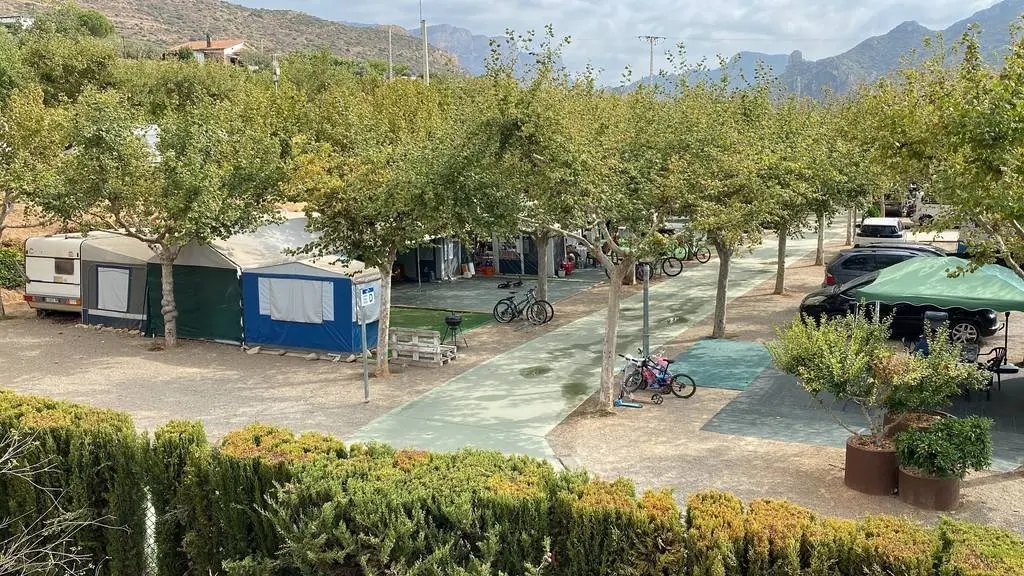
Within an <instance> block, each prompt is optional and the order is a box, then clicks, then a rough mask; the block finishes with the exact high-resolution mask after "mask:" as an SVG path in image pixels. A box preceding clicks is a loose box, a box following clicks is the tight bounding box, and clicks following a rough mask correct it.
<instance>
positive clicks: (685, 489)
mask: <svg viewBox="0 0 1024 576" xmlns="http://www.w3.org/2000/svg"><path fill="white" fill-rule="evenodd" d="M830 249H831V250H833V251H834V250H836V249H838V246H830ZM823 277H824V271H823V269H822V267H820V266H814V265H813V258H810V259H805V260H802V261H800V262H798V263H797V264H796V265H794V266H792V267H791V268H790V269H789V281H788V283H787V287H788V293H787V294H786V295H784V296H775V295H772V291H773V290H774V279H773V280H771V281H768V282H765V283H763V284H762V285H761V286H759V287H758V288H756V289H755V290H752V291H751V292H749V293H747V294H746V295H744V296H742V297H740V298H737V299H736V300H734V301H733V302H732V303H731V304H730V306H729V323H728V326H729V337H730V338H737V339H743V340H752V341H762V342H764V341H769V340H771V339H772V338H773V337H774V334H775V327H776V326H778V325H785V324H788V323H789V322H791V321H792V319H793V317H794V315H795V311H796V309H797V308H798V306H799V303H800V300H801V299H802V297H803V295H804V294H806V293H807V292H809V291H811V290H813V289H815V288H817V287H818V286H819V285H820V283H821V281H822V278H823ZM710 334H711V321H710V319H707V320H705V322H703V323H702V324H700V325H697V326H695V327H694V328H692V329H690V330H688V331H687V332H685V333H683V334H682V335H681V336H680V337H679V338H677V339H676V340H674V341H673V342H671V343H669V344H668V345H667V346H665V347H664V348H665V350H666V352H668V354H669V355H672V356H674V355H676V354H678V353H681V352H683V351H685V350H686V349H687V348H688V347H689V346H690V345H692V344H693V343H694V342H696V341H697V340H699V339H701V338H705V337H707V336H709V335H710ZM997 339H998V340H999V344H998V345H1001V342H1002V336H1001V334H1000V335H999V336H996V337H994V338H993V339H992V340H993V341H991V342H989V344H992V345H997V344H996V343H995V342H994V340H997ZM1022 342H1024V318H1022V319H1020V320H1019V321H1018V322H1016V324H1013V323H1012V319H1011V331H1010V350H1011V358H1017V357H1018V356H1019V354H1020V353H1021V352H1022V351H1024V348H1022V347H1021V343H1022ZM738 394H739V392H734V391H729V390H718V389H707V388H699V389H698V390H697V394H696V395H695V396H694V397H693V398H691V399H689V400H678V399H671V398H670V399H668V400H666V401H665V404H663V405H662V406H660V407H657V406H650V405H648V406H645V407H644V408H643V409H640V410H636V409H620V410H619V411H618V412H616V414H615V415H614V416H595V415H593V414H592V413H588V411H587V410H588V408H589V406H587V405H585V406H584V407H581V409H580V410H578V411H577V413H576V414H574V415H573V416H571V417H570V418H569V419H567V420H566V421H565V422H563V423H562V425H561V426H559V427H558V428H556V429H555V431H554V432H553V433H552V434H551V436H550V437H549V441H550V442H551V445H552V447H553V448H554V450H555V453H556V454H557V455H558V456H559V458H560V459H561V460H562V461H563V462H564V463H565V464H566V465H568V466H572V467H576V466H581V467H584V468H586V469H588V470H590V471H591V472H593V473H595V474H598V475H600V476H602V477H605V478H614V477H618V476H626V477H629V478H632V479H633V480H634V481H635V482H636V483H637V485H638V486H639V487H641V488H653V487H670V488H672V489H674V490H675V493H676V494H677V496H678V498H679V499H680V500H681V501H682V500H684V499H685V495H686V494H689V493H692V492H697V491H700V490H705V489H708V488H718V489H721V490H728V491H730V492H733V493H735V494H737V495H738V496H740V497H741V498H743V499H745V500H750V499H754V498H765V497H773V498H786V499H789V500H791V501H793V502H796V503H799V504H801V505H804V506H808V507H810V508H812V509H814V510H816V511H818V512H820V513H822V514H829V515H835V516H843V517H850V518H855V517H859V516H862V515H864V514H871V513H887V514H898V515H905V516H910V517H913V518H916V519H919V520H922V521H926V522H934V521H936V520H937V519H938V517H939V515H938V514H935V513H931V512H927V511H921V510H917V509H915V508H912V507H910V506H907V505H905V504H903V503H902V502H900V501H899V500H898V499H897V498H894V497H873V496H865V495H862V494H859V493H857V492H854V491H852V490H849V489H847V488H846V487H844V486H843V460H844V454H843V451H842V450H840V449H835V448H826V447H821V446H809V445H802V444H791V443H786V442H778V441H772V440H763V439H758V438H747V437H740V436H728V435H723V434H717V433H713V432H704V431H702V430H701V427H702V426H704V424H705V423H706V422H707V421H708V420H709V419H711V418H712V417H713V416H714V415H715V414H716V413H717V412H718V411H719V410H720V409H721V408H722V407H723V406H725V405H726V404H728V403H729V402H730V401H731V400H733V399H734V398H735V397H736V396H737V395H738ZM619 439H628V440H626V441H623V440H619ZM962 495H963V506H962V508H961V509H960V510H958V511H957V512H955V513H954V514H953V516H956V517H959V518H964V519H969V520H973V521H978V522H984V523H987V524H994V525H998V526H1003V527H1006V528H1009V529H1011V530H1014V531H1016V532H1018V533H1021V534H1024V470H1018V471H1016V472H1013V473H1003V474H999V473H990V472H984V473H976V474H973V475H971V476H970V477H969V478H968V479H967V480H966V481H965V482H964V484H963V490H962Z"/></svg>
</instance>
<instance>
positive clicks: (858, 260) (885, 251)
mask: <svg viewBox="0 0 1024 576" xmlns="http://www.w3.org/2000/svg"><path fill="white" fill-rule="evenodd" d="M937 256H938V254H936V253H934V252H931V251H928V250H910V249H903V248H889V247H881V246H869V247H864V248H854V249H852V250H845V251H843V252H840V253H839V254H838V255H837V256H836V257H835V258H833V259H832V261H831V262H829V263H828V266H826V267H825V282H824V283H823V284H822V286H836V285H839V284H846V283H847V282H850V281H851V280H854V279H856V278H860V277H861V276H863V275H865V274H870V273H871V272H878V271H879V270H884V269H886V268H888V267H889V266H892V265H894V264H899V263H900V262H903V261H904V260H910V259H911V258H917V257H928V258H933V257H937Z"/></svg>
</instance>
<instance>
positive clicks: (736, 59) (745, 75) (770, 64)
mask: <svg viewBox="0 0 1024 576" xmlns="http://www.w3.org/2000/svg"><path fill="white" fill-rule="evenodd" d="M789 59H790V57H789V56H786V55H785V54H764V53H761V52H740V53H738V54H736V55H735V56H733V57H732V58H730V59H729V63H728V65H727V66H726V67H725V69H724V70H723V69H722V68H717V67H716V68H711V69H709V70H704V71H700V72H692V73H690V75H689V81H690V84H694V83H697V82H701V81H710V82H712V83H714V82H718V81H719V80H721V78H722V75H723V74H724V73H728V75H729V85H730V86H732V87H733V88H738V87H742V86H745V85H746V84H747V83H748V82H751V83H752V82H754V80H755V78H756V76H757V69H758V67H759V66H765V67H767V68H769V69H770V70H771V74H772V76H781V75H782V73H783V72H785V71H786V66H787V65H788V63H789ZM677 79H678V76H677V75H669V76H667V77H661V76H658V77H656V78H655V80H654V81H655V82H656V83H657V84H659V85H660V86H662V87H664V88H666V89H669V90H671V89H672V88H673V87H674V86H675V82H676V80H677ZM641 84H643V85H650V84H651V79H650V78H648V77H645V78H643V79H642V80H638V81H636V82H633V83H632V84H629V85H628V86H625V87H621V88H617V89H616V91H618V92H628V91H630V90H633V89H634V88H636V87H637V86H639V85H641Z"/></svg>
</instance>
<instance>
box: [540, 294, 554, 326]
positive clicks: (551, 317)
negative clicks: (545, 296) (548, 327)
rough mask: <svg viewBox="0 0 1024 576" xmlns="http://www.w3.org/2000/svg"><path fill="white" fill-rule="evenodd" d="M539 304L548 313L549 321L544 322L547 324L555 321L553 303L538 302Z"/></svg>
mask: <svg viewBox="0 0 1024 576" xmlns="http://www.w3.org/2000/svg"><path fill="white" fill-rule="evenodd" d="M537 303H538V304H541V305H543V306H544V309H545V310H546V311H547V320H545V321H544V323H545V324H547V323H548V322H551V321H552V320H554V319H555V307H554V306H552V305H551V302H548V301H547V300H537Z"/></svg>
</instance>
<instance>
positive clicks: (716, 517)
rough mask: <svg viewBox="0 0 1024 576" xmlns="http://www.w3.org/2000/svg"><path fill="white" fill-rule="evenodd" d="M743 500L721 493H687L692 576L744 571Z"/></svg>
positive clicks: (738, 574) (737, 574)
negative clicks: (688, 494) (688, 495)
mask: <svg viewBox="0 0 1024 576" xmlns="http://www.w3.org/2000/svg"><path fill="white" fill-rule="evenodd" d="M744 522H745V520H744V516H743V502H742V501H741V500H740V499H739V498H737V497H735V496H733V495H732V494H727V493H725V492H719V491H717V490H709V491H706V492H698V493H696V494H691V495H690V497H689V498H688V499H687V501H686V529H687V532H686V542H687V548H688V550H689V558H688V561H687V564H688V565H689V567H690V570H689V572H690V574H691V575H692V576H741V575H742V574H744V567H743V563H744V556H745V554H744V551H745V540H746V527H745V526H744Z"/></svg>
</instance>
